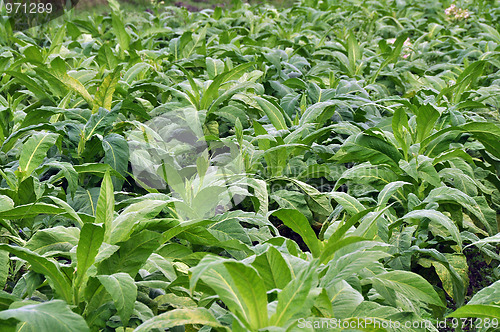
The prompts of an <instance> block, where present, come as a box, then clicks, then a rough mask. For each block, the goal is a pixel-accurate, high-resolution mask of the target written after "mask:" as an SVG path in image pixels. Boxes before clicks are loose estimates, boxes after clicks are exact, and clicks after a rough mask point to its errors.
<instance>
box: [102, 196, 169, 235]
mask: <svg viewBox="0 0 500 332" xmlns="http://www.w3.org/2000/svg"><path fill="white" fill-rule="evenodd" d="M167 203H168V202H166V201H159V200H151V199H147V200H144V201H141V202H138V203H134V204H131V205H129V206H127V207H126V208H125V210H123V212H122V213H120V215H119V216H118V217H116V218H115V219H114V220H113V221H112V222H111V225H110V227H107V228H106V233H105V236H104V241H105V242H107V243H109V244H115V243H118V242H122V241H125V240H127V239H128V238H129V236H130V234H131V233H132V230H133V228H134V226H135V224H136V223H137V222H139V221H142V220H144V219H150V218H152V217H155V216H156V215H158V213H160V212H161V210H162V209H163V208H164V207H165V206H166V205H167Z"/></svg>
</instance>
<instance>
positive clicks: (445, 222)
mask: <svg viewBox="0 0 500 332" xmlns="http://www.w3.org/2000/svg"><path fill="white" fill-rule="evenodd" d="M412 218H415V219H423V218H428V219H430V220H431V222H434V223H436V224H439V225H442V226H443V227H444V228H446V230H447V231H448V232H449V233H450V235H451V237H452V238H453V240H454V241H455V242H456V243H457V244H458V245H459V246H460V247H462V238H461V237H460V231H459V230H458V227H457V225H455V223H454V222H453V220H451V219H450V218H448V217H447V216H445V215H444V214H442V213H441V212H439V211H435V210H414V211H411V212H408V213H407V214H405V215H404V216H403V217H402V218H401V219H412Z"/></svg>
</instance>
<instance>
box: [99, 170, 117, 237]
mask: <svg viewBox="0 0 500 332" xmlns="http://www.w3.org/2000/svg"><path fill="white" fill-rule="evenodd" d="M114 213H115V193H114V190H113V183H112V182H111V176H110V175H109V172H106V174H105V175H104V178H103V180H102V183H101V190H100V192H99V199H98V200H97V207H96V211H95V223H96V224H103V225H104V227H105V228H111V224H112V222H113V219H114Z"/></svg>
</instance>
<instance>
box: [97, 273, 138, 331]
mask: <svg viewBox="0 0 500 332" xmlns="http://www.w3.org/2000/svg"><path fill="white" fill-rule="evenodd" d="M97 279H99V281H100V282H101V284H102V285H103V286H104V288H106V291H107V292H108V293H109V294H110V295H111V298H112V299H113V302H114V303H115V308H116V310H117V311H118V314H119V315H120V318H121V320H122V324H123V326H127V324H128V321H129V319H130V316H131V315H132V311H133V310H134V304H135V299H136V298H137V286H136V285H135V282H134V279H132V278H131V277H130V276H129V275H128V274H126V273H115V274H112V275H109V276H108V275H99V276H97Z"/></svg>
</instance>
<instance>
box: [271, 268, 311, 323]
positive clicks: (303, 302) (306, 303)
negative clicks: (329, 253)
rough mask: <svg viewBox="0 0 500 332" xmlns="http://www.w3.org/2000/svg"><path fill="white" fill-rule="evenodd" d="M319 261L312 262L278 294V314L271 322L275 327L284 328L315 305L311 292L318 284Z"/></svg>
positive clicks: (272, 317)
mask: <svg viewBox="0 0 500 332" xmlns="http://www.w3.org/2000/svg"><path fill="white" fill-rule="evenodd" d="M318 265H319V264H318V261H317V260H316V261H313V262H310V263H309V265H308V266H307V267H306V268H305V269H303V270H302V271H301V272H300V273H299V275H297V277H296V278H294V279H293V280H292V281H291V282H290V283H289V284H288V285H287V286H286V287H285V288H283V290H282V291H281V292H280V293H279V294H278V305H277V307H276V313H275V314H274V315H273V316H271V318H270V322H271V324H273V325H275V326H284V325H285V324H286V323H287V322H288V321H289V320H291V319H293V318H297V317H300V316H302V315H303V313H304V312H307V310H309V309H310V307H311V306H312V305H313V304H314V298H311V297H310V296H309V295H310V292H311V290H312V289H313V288H314V287H316V284H317V282H318V279H317V271H316V269H317V268H318Z"/></svg>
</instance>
